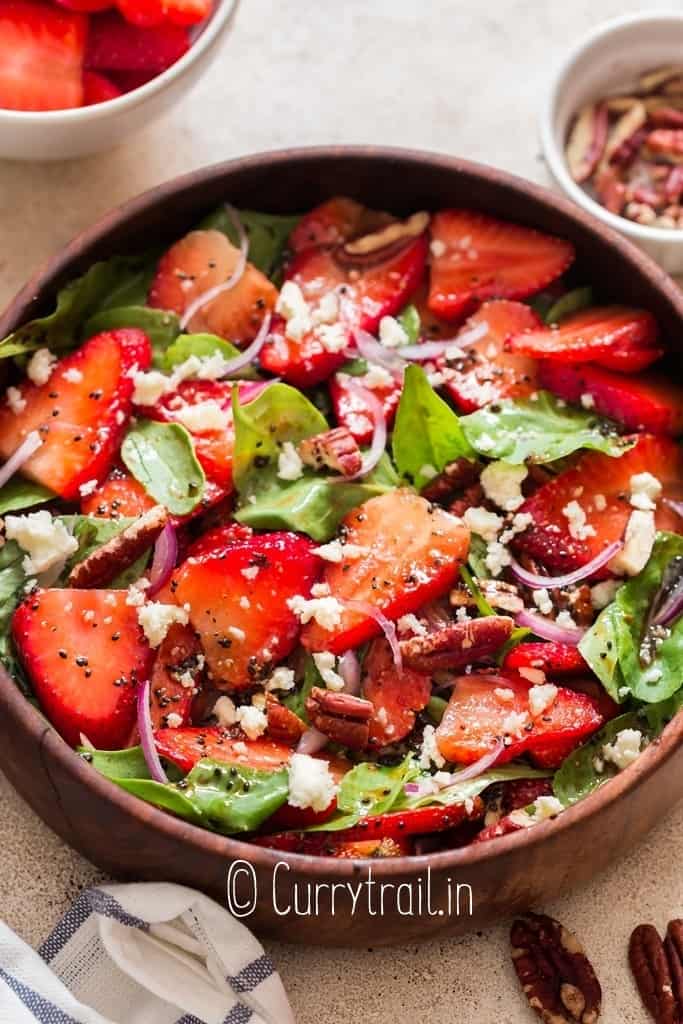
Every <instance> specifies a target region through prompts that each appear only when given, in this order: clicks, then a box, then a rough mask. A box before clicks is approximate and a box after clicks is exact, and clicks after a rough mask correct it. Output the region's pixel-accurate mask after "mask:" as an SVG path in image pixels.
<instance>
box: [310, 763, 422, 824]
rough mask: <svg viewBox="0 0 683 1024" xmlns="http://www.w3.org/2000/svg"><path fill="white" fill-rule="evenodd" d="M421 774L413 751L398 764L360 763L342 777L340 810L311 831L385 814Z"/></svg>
mask: <svg viewBox="0 0 683 1024" xmlns="http://www.w3.org/2000/svg"><path fill="white" fill-rule="evenodd" d="M419 774H420V769H419V768H418V766H417V762H416V761H415V757H414V755H413V754H408V755H407V757H406V758H405V759H404V760H403V761H402V762H401V763H400V764H398V765H379V764H374V763H368V762H364V763H362V764H357V765H356V767H355V768H352V769H351V771H350V772H347V773H346V775H345V776H344V778H343V779H342V780H341V783H340V786H339V792H338V793H337V807H338V812H337V814H335V816H334V817H333V818H330V819H329V820H328V821H325V822H323V823H322V824H321V825H316V826H313V827H312V828H311V829H310V831H311V832H336V831H338V830H339V829H342V828H350V827H351V826H352V825H355V824H356V823H357V822H358V821H359V820H360V819H361V818H366V817H368V815H377V814H386V813H387V812H388V811H391V810H394V808H395V805H396V804H398V803H400V802H401V800H402V797H403V793H404V790H403V787H404V785H405V783H406V782H412V781H413V780H414V779H416V778H417V777H418V776H419Z"/></svg>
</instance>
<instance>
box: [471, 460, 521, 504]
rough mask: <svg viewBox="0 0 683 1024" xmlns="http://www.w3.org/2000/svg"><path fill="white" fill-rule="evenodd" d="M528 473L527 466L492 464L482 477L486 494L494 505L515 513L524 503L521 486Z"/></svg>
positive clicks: (505, 463) (487, 467)
mask: <svg viewBox="0 0 683 1024" xmlns="http://www.w3.org/2000/svg"><path fill="white" fill-rule="evenodd" d="M528 473H529V471H528V469H527V468H526V466H511V465H509V464H508V463H507V462H490V463H489V465H488V466H486V468H485V469H484V470H483V472H482V474H481V477H480V480H481V485H482V487H483V488H484V494H485V495H486V497H487V498H489V499H490V500H491V501H492V502H493V503H494V505H497V506H498V507H499V508H502V509H504V510H505V511H506V512H514V511H515V509H518V508H519V506H520V505H521V504H522V502H523V501H524V496H523V495H522V490H521V484H522V481H523V480H525V479H526V477H527V475H528Z"/></svg>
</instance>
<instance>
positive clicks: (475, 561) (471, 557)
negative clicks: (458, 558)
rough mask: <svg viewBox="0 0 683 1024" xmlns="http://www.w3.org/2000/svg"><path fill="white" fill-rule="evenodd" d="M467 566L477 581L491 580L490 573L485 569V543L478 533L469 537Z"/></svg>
mask: <svg viewBox="0 0 683 1024" xmlns="http://www.w3.org/2000/svg"><path fill="white" fill-rule="evenodd" d="M467 564H468V565H469V567H470V569H471V570H472V573H473V575H474V576H476V577H477V579H480V580H488V579H490V578H491V573H490V572H489V570H488V569H487V568H486V541H485V540H484V538H483V537H480V536H479V534H478V533H473V534H471V535H470V550H469V554H468V555H467Z"/></svg>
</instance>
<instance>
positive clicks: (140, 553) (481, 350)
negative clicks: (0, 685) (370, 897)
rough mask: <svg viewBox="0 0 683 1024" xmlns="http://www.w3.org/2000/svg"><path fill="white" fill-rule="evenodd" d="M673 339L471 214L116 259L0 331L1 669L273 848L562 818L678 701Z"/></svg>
mask: <svg viewBox="0 0 683 1024" xmlns="http://www.w3.org/2000/svg"><path fill="white" fill-rule="evenodd" d="M626 298H627V297H626ZM665 351H666V339H664V338H662V337H661V335H660V332H659V329H658V325H657V322H656V320H655V318H654V317H653V316H652V315H651V313H650V312H649V311H648V310H645V309H639V308H633V307H630V306H628V305H622V306H616V305H607V304H605V303H604V302H603V301H601V297H600V292H599V287H598V284H597V282H590V281H586V280H585V279H584V278H583V277H582V274H581V267H580V265H579V264H577V263H575V252H574V249H573V246H572V244H571V243H569V242H568V241H566V240H565V239H562V238H557V237H553V236H551V235H547V234H543V233H541V232H538V231H536V230H532V229H530V228H527V227H522V226H519V225H516V224H513V223H510V222H507V221H503V220H500V219H497V218H494V217H491V216H489V215H487V214H485V213H481V212H477V211H474V210H469V209H466V208H448V209H439V210H437V211H436V212H426V211H422V210H418V211H416V212H414V213H413V214H412V215H411V216H409V217H407V218H399V217H397V216H394V215H392V214H391V213H386V212H383V211H377V210H372V209H368V208H366V207H364V206H362V205H360V204H359V203H358V202H356V201H355V200H352V199H349V198H345V197H339V196H337V197H334V198H331V199H329V200H327V201H326V202H324V203H322V204H321V205H319V206H317V207H315V208H314V209H312V210H309V211H308V212H305V213H304V214H303V215H301V216H296V217H294V216H292V217H289V216H281V215H272V214H268V213H261V212H255V211H253V210H245V209H241V210H238V209H235V208H234V207H233V206H231V205H229V204H225V205H224V206H222V207H221V208H220V209H218V210H216V211H215V212H214V213H213V214H211V215H209V216H208V217H206V218H205V220H204V221H202V222H201V223H200V224H199V225H198V226H197V227H196V228H195V229H194V230H192V231H190V232H189V233H188V234H186V235H184V236H183V237H181V238H178V239H177V240H176V241H175V242H174V243H173V244H172V245H171V246H170V247H169V248H166V249H164V248H161V247H157V248H154V247H153V248H151V249H150V250H149V251H147V252H141V253H135V254H132V255H131V254H121V255H119V256H115V257H113V258H111V259H109V260H106V261H101V262H98V263H95V264H93V265H92V266H91V267H90V268H89V269H88V270H87V271H86V273H85V274H84V275H83V276H81V277H80V278H78V279H76V280H73V281H71V282H70V283H69V284H68V285H67V286H66V287H65V288H64V289H63V290H62V291H61V292H60V293H59V295H58V297H57V302H56V306H55V309H54V310H53V311H52V312H51V313H49V314H47V315H45V316H43V317H41V318H39V319H35V320H33V321H31V322H29V323H26V324H24V325H23V326H21V327H19V328H18V329H17V330H15V331H14V332H13V333H12V334H11V335H10V336H9V337H7V338H6V339H4V341H3V342H2V343H0V357H2V358H3V362H4V366H5V368H6V369H7V374H6V384H7V386H6V389H5V391H4V396H3V398H2V400H1V404H0V454H1V455H2V457H3V458H4V460H5V462H4V466H3V467H2V469H0V483H1V486H0V515H1V516H2V517H3V524H4V525H3V545H2V547H1V548H0V593H1V594H2V604H1V605H0V609H1V614H0V628H1V637H0V656H1V657H2V661H3V663H4V665H5V667H6V669H7V670H8V671H9V672H10V673H11V674H12V676H13V677H14V678H15V680H16V681H17V684H18V685H19V686H20V687H22V689H23V690H24V692H25V693H26V695H27V697H28V698H29V699H30V700H32V701H33V702H34V703H35V704H36V705H37V706H38V708H39V709H40V710H41V712H42V713H43V714H44V715H45V717H46V718H47V719H48V720H49V722H50V723H51V724H52V726H54V728H55V729H56V730H57V731H58V732H59V733H60V734H61V736H62V737H63V738H64V740H65V741H66V742H67V743H68V744H70V745H71V746H72V747H73V748H74V749H76V750H77V751H78V754H79V756H81V757H82V758H83V759H85V760H86V761H88V762H90V764H91V766H92V769H93V771H97V772H100V773H101V774H103V775H104V776H106V777H107V778H109V779H110V780H112V781H113V782H114V783H116V785H118V786H120V787H121V788H122V789H124V790H126V791H128V792H129V793H132V794H134V795H136V796H137V797H139V798H140V799H142V800H145V801H148V802H149V803H151V804H154V805H155V806H157V807H160V808H163V809H164V810H166V811H167V812H168V813H170V814H172V815H175V816H176V817H179V818H181V819H184V820H186V821H188V822H190V823H192V824H194V825H198V826H200V827H203V828H205V829H208V830H211V831H214V832H217V833H221V834H226V835H239V836H240V837H244V838H247V839H248V840H250V841H251V842H253V843H254V844H258V845H260V846H265V847H270V848H274V849H278V850H282V851H290V852H302V853H308V854H313V855H320V856H328V857H338V858H356V857H393V856H403V855H409V854H412V853H421V852H426V851H431V850H436V849H445V848H455V847H462V846H465V845H468V844H470V843H484V842H495V839H496V837H498V836H502V835H506V834H508V833H510V832H513V831H518V830H521V829H525V828H531V827H533V826H534V825H535V824H536V823H537V822H539V821H542V820H545V819H548V818H554V817H556V816H557V815H559V814H561V813H562V811H563V810H564V809H565V808H566V807H568V806H570V805H572V804H573V803H575V802H576V801H577V800H579V799H581V798H582V797H583V796H585V795H587V794H588V793H590V792H592V791H593V790H595V789H597V788H598V787H600V786H602V785H604V784H605V783H608V782H609V780H610V779H612V778H613V777H614V776H615V775H616V774H617V773H619V772H620V771H622V770H625V769H627V768H628V767H629V765H631V764H632V763H633V762H634V761H635V760H636V759H637V758H638V756H639V754H640V753H641V752H642V751H643V750H644V749H645V748H646V746H647V745H648V744H649V743H651V742H653V741H654V740H656V738H657V736H658V735H659V733H660V732H661V730H662V729H663V728H664V726H665V725H666V724H667V723H668V722H669V721H670V720H671V719H672V717H673V716H674V715H675V714H676V713H677V711H678V710H679V708H680V706H681V704H682V703H683V677H682V676H681V671H680V670H681V665H682V664H683V622H682V620H681V615H682V614H683V535H682V533H681V531H682V529H683V500H682V499H683V454H682V453H681V448H680V446H679V444H678V442H677V440H676V439H677V437H678V436H679V435H680V434H681V433H683V401H682V397H683V390H682V389H681V388H680V387H679V386H678V385H677V384H676V383H675V381H674V380H673V379H672V378H671V377H670V376H667V374H666V372H665V371H664V370H662V369H661V368H658V367H657V364H658V362H659V361H660V360H662V359H663V357H664V356H665Z"/></svg>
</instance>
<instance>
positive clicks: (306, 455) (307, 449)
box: [299, 427, 363, 476]
mask: <svg viewBox="0 0 683 1024" xmlns="http://www.w3.org/2000/svg"><path fill="white" fill-rule="evenodd" d="M299 455H300V457H301V461H302V462H304V463H305V464H306V465H307V466H312V467H313V469H322V468H323V466H328V467H329V468H330V469H335V470H337V471H338V472H339V473H341V474H342V476H353V475H354V474H355V473H358V471H359V470H360V469H361V468H362V466H363V456H362V455H361V450H360V448H359V447H358V442H357V441H356V439H355V437H354V436H353V435H352V434H351V432H350V431H349V430H348V429H347V428H346V427H334V428H333V429H332V430H326V431H324V433H322V434H316V435H315V436H314V437H307V438H306V439H305V440H304V441H300V442H299Z"/></svg>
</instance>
